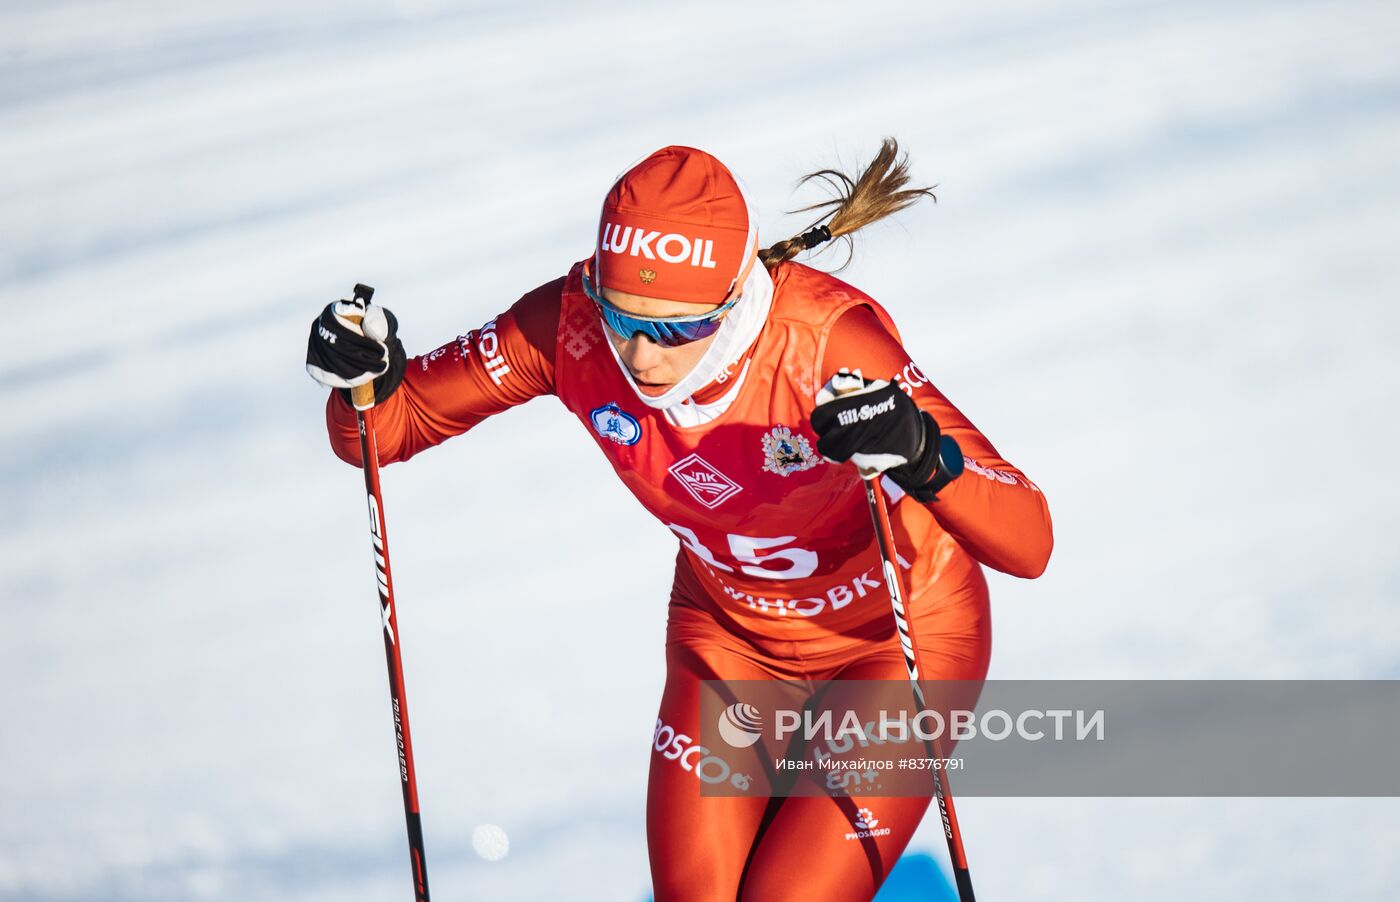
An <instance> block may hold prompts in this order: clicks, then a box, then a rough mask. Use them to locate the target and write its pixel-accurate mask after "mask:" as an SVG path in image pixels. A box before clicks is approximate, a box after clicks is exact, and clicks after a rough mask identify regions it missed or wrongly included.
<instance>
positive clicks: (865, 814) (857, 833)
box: [846, 808, 890, 839]
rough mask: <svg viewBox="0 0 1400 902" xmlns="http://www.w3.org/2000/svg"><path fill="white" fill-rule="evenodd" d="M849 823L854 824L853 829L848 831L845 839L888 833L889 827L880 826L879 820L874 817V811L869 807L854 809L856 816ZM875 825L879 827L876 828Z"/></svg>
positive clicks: (886, 834) (885, 834)
mask: <svg viewBox="0 0 1400 902" xmlns="http://www.w3.org/2000/svg"><path fill="white" fill-rule="evenodd" d="M851 823H852V824H853V825H854V826H855V830H852V831H850V832H848V833H847V834H846V839H866V838H868V837H872V836H889V835H890V828H889V827H880V826H879V825H880V821H879V819H877V818H876V817H875V812H873V811H871V810H870V809H869V808H858V809H856V816H855V818H854V819H853V820H852V821H851ZM877 827H879V829H876V828H877Z"/></svg>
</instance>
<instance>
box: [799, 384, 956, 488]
mask: <svg viewBox="0 0 1400 902" xmlns="http://www.w3.org/2000/svg"><path fill="white" fill-rule="evenodd" d="M812 428H813V429H815V430H816V433H817V450H818V451H820V452H821V454H822V456H823V457H825V458H826V459H827V460H830V461H833V462H835V463H844V462H845V461H848V460H849V461H851V462H852V463H854V464H855V465H856V466H857V467H859V468H860V470H861V471H862V475H864V474H866V473H871V472H874V473H884V474H886V475H888V476H889V477H890V479H892V480H894V483H895V484H896V485H898V486H899V487H900V488H902V489H904V491H906V492H908V493H909V494H910V495H912V496H914V497H915V498H916V499H918V500H919V501H922V502H928V501H933V500H934V499H935V497H936V495H937V493H938V491H939V490H940V489H942V488H943V487H944V486H945V485H947V484H948V483H949V482H951V481H953V479H955V478H957V476H958V475H960V474H961V472H962V454H961V452H960V451H958V450H957V443H956V442H954V441H953V440H952V439H951V438H948V437H946V436H942V435H940V434H939V431H938V423H937V421H935V420H934V418H933V416H932V415H931V414H929V413H928V411H925V410H921V409H919V407H918V405H916V404H915V403H914V399H913V398H910V397H909V396H908V395H907V394H905V393H904V391H903V390H902V389H901V388H900V387H899V386H898V385H896V384H894V383H893V382H887V381H885V380H878V381H870V380H866V379H863V378H861V377H860V376H859V375H858V374H857V375H853V374H846V373H839V374H837V375H836V376H833V377H832V379H831V381H830V382H828V383H827V384H826V385H825V386H823V388H822V390H821V391H819V392H818V393H817V406H816V409H814V410H813V411H812ZM950 458H956V459H955V460H953V459H950Z"/></svg>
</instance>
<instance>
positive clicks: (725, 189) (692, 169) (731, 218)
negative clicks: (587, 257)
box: [593, 146, 758, 304]
mask: <svg viewBox="0 0 1400 902" xmlns="http://www.w3.org/2000/svg"><path fill="white" fill-rule="evenodd" d="M757 245H758V230H757V228H756V227H755V224H754V223H753V222H752V221H751V220H750V218H749V205H748V203H747V202H745V200H744V195H743V192H742V191H740V190H739V184H738V182H736V181H735V180H734V176H733V175H732V174H731V173H730V172H729V170H728V169H726V168H725V166H724V164H723V163H721V162H720V161H719V160H716V159H715V158H714V157H712V156H710V155H709V154H707V153H705V152H704V151H703V150H696V149H695V148H693V147H675V146H673V147H664V148H662V149H661V150H658V151H657V152H656V153H654V154H652V155H651V156H649V157H647V158H646V159H645V160H642V161H641V162H640V163H638V164H637V165H636V166H633V167H632V168H631V169H629V170H628V171H627V172H626V174H624V175H623V176H622V178H620V179H618V180H617V183H616V184H615V185H613V186H612V190H611V191H609V192H608V196H607V198H606V199H604V201H603V215H602V217H601V219H600V221H599V223H598V247H597V251H596V253H595V254H594V257H593V271H594V274H595V275H596V278H597V284H598V285H599V286H601V287H603V288H612V289H614V290H616V291H625V292H627V293H628V294H639V295H642V296H644V297H650V298H664V299H666V300H671V301H689V302H694V303H702V304H720V303H723V302H724V301H726V300H728V299H729V297H730V296H731V295H733V294H734V292H735V291H736V290H737V289H738V288H739V286H741V285H743V282H744V278H745V277H747V275H748V272H749V269H750V267H751V266H752V264H753V261H754V259H755V258H754V252H755V250H756V248H757Z"/></svg>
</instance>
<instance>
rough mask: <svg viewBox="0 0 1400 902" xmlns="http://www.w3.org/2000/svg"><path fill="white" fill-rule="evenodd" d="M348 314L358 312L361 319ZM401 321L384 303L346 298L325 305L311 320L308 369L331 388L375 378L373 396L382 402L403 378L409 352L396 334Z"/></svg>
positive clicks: (346, 391) (346, 390) (347, 393)
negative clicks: (361, 303) (352, 318)
mask: <svg viewBox="0 0 1400 902" xmlns="http://www.w3.org/2000/svg"><path fill="white" fill-rule="evenodd" d="M349 317H362V319H361V321H360V322H359V323H356V322H354V321H353V320H351V319H349ZM398 331H399V321H398V319H397V318H395V316H394V314H393V313H391V312H389V311H388V310H385V309H384V308H383V307H378V306H375V305H374V304H370V305H368V306H365V307H361V306H359V305H358V304H354V303H351V302H349V301H336V302H334V303H331V304H327V305H326V309H325V310H322V311H321V315H320V316H318V317H316V319H315V321H314V322H312V323H311V335H310V337H309V338H308V339H307V342H306V371H307V372H308V373H310V374H311V378H312V379H315V380H316V381H317V382H319V383H321V384H322V385H325V386H327V387H329V388H338V389H341V390H342V395H343V396H344V397H345V400H346V401H349V400H350V391H349V390H350V389H352V388H354V387H355V386H357V385H364V384H365V383H366V382H369V381H370V380H373V381H374V402H375V403H376V404H379V403H382V402H383V401H384V400H385V399H386V398H388V397H389V396H390V395H392V394H393V393H394V389H396V388H398V387H399V383H400V382H402V381H403V374H404V367H405V366H406V365H407V363H408V357H407V355H406V354H405V353H404V349H403V342H401V341H399V337H398Z"/></svg>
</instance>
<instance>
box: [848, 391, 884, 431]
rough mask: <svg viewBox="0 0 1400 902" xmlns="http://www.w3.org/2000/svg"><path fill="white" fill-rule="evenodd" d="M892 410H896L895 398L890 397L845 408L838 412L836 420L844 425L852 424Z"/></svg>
mask: <svg viewBox="0 0 1400 902" xmlns="http://www.w3.org/2000/svg"><path fill="white" fill-rule="evenodd" d="M892 410H894V398H893V397H890V398H886V399H885V400H884V401H881V402H880V403H879V404H862V405H861V406H860V407H853V408H851V409H850V410H843V411H841V412H839V413H837V414H836V422H837V423H838V424H839V425H842V426H850V425H853V424H855V423H859V422H860V421H862V420H873V419H875V417H878V416H880V415H881V414H885V413H889V412H890V411H892Z"/></svg>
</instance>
